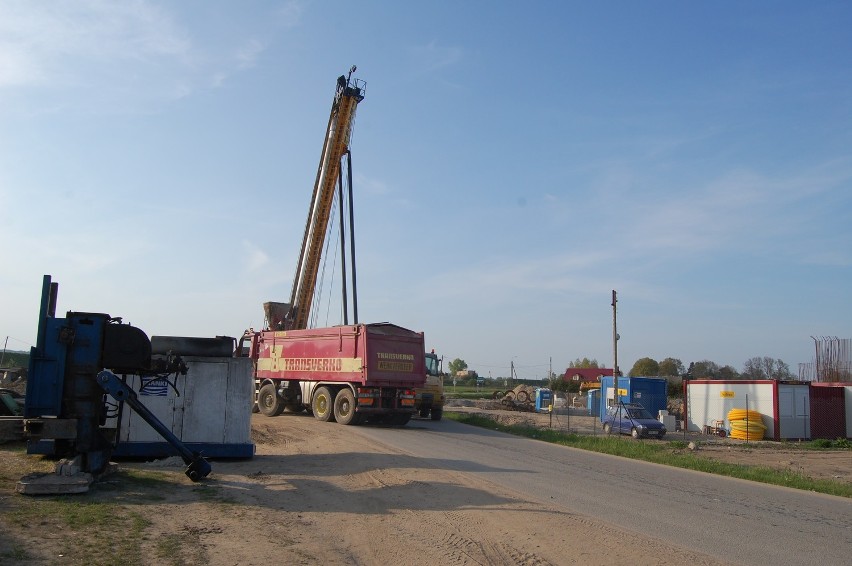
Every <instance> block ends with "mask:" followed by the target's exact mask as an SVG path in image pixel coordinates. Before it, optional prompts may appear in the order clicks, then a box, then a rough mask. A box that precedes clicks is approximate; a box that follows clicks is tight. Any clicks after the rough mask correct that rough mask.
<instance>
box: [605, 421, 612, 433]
mask: <svg viewBox="0 0 852 566" xmlns="http://www.w3.org/2000/svg"><path fill="white" fill-rule="evenodd" d="M604 432H605V433H606V434H609V433H611V432H612V425H611V424H609V423H604Z"/></svg>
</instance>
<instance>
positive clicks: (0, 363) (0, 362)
mask: <svg viewBox="0 0 852 566" xmlns="http://www.w3.org/2000/svg"><path fill="white" fill-rule="evenodd" d="M8 345H9V337H8V336H6V343H5V344H3V355H2V356H0V368H2V367H3V360H5V359H6V346H8Z"/></svg>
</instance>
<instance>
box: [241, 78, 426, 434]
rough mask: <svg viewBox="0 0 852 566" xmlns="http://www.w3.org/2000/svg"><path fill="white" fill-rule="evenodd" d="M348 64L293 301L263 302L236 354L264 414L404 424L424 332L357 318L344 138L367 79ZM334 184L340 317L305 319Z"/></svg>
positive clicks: (417, 380)
mask: <svg viewBox="0 0 852 566" xmlns="http://www.w3.org/2000/svg"><path fill="white" fill-rule="evenodd" d="M354 71H355V67H354V66H353V67H352V68H351V69H350V71H349V74H348V75H346V76H340V77H338V79H337V87H336V90H335V94H334V99H333V101H332V105H331V114H330V116H329V120H328V126H327V128H326V134H325V141H324V143H323V149H322V154H321V156H320V163H319V167H318V169H317V176H316V180H315V182H314V190H313V196H312V199H311V204H310V207H309V209H308V218H307V222H306V223H305V233H304V238H303V240H302V250H301V253H300V254H299V261H298V264H297V267H296V274H295V276H294V279H293V287H292V291H291V295H290V302H289V303H276V302H267V303H264V315H265V322H264V330H262V331H260V332H256V331H254V330H251V329H250V330H248V331H246V333H245V334H244V335H243V337H242V339H241V340H240V343H239V345H238V347H237V351H236V354H237V355H248V356H250V357H251V358H252V359H253V360H254V365H255V369H254V373H255V388H256V407H257V410H258V411H260V412H261V413H263V414H264V415H266V416H276V415H279V414H280V413H281V412H282V411H283V410H284V409H285V408H286V409H288V410H290V411H293V412H300V411H304V410H307V411H309V412H312V413H313V415H314V417H315V418H317V419H318V420H321V421H329V420H336V421H337V422H338V423H341V424H359V423H361V422H365V421H381V422H387V423H390V424H396V425H403V424H405V423H407V422H408V420H409V419H410V418H411V416H412V415H413V414H414V396H415V388H416V387H420V386H422V385H423V382H424V381H425V379H426V369H425V359H424V357H425V356H424V354H425V351H424V339H423V333H421V332H414V331H411V330H407V329H405V328H402V327H400V326H396V325H393V324H390V323H386V322H385V323H377V324H360V323H359V322H358V303H357V286H356V277H355V253H354V230H353V222H354V214H353V211H352V156H351V152H350V149H349V142H350V137H351V134H352V123H353V121H354V118H355V110H356V108H357V105H358V103H360V102H361V101H362V100H363V99H364V95H365V83H364V82H363V81H361V80H359V79H354V78H352V73H353V72H354ZM344 159H345V161H346V164H347V165H348V166H347V167H346V168H345V169H344V167H343V163H344ZM344 170H345V171H346V175H344V174H343V172H344ZM344 183H345V184H346V185H347V186H348V189H349V190H348V204H349V206H348V232H349V236H350V237H349V243H350V252H349V255H350V258H351V276H352V309H353V318H354V324H349V318H348V317H349V308H348V306H349V302H348V295H349V292H348V288H347V282H346V233H347V230H346V228H345V225H346V214H345V209H346V207H345V204H344V201H345V195H346V192H345V191H344ZM335 193H337V202H338V203H339V205H340V206H339V210H340V248H341V250H342V251H343V253H342V254H341V264H342V268H341V274H342V279H343V285H342V312H343V324H342V325H340V326H333V327H328V328H309V326H310V322H311V321H310V314H311V309H312V303H313V302H314V301H315V299H316V298H317V297H316V296H315V295H317V293H316V288H317V275H318V271H319V266H320V263H321V260H322V255H323V247H324V243H325V239H326V233H327V232H328V228H329V221H330V219H331V211H332V208H333V205H334V203H335Z"/></svg>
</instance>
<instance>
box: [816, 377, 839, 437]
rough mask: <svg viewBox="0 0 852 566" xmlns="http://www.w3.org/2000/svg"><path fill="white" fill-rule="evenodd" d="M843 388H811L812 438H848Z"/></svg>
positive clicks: (824, 386) (826, 386)
mask: <svg viewBox="0 0 852 566" xmlns="http://www.w3.org/2000/svg"><path fill="white" fill-rule="evenodd" d="M844 397H845V391H844V387H843V386H828V385H821V386H813V387H811V438H827V439H829V440H834V439H837V438H846V437H847V430H846V401H845V399H844Z"/></svg>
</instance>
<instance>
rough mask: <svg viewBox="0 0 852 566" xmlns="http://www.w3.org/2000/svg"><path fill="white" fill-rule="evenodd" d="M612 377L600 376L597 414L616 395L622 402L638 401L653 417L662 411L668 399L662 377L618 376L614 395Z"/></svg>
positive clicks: (599, 414)
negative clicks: (617, 393)
mask: <svg viewBox="0 0 852 566" xmlns="http://www.w3.org/2000/svg"><path fill="white" fill-rule="evenodd" d="M612 385H613V377H612V376H611V375H605V376H603V377H602V378H601V397H600V403H599V408H598V411H600V412H599V413H598V416H601V415H603V414H605V413H606V407H607V406H609V405H610V404H611V403H610V402H609V401H610V400H611V399H614V398H616V397H617V399H618V401H620V402H622V403H638V404H640V405H642V406H643V407H645V408H646V409H648V412H649V413H651V414H652V415H654V418H656V417H657V415H659V414H660V411H664V410H665V409H666V406H667V400H668V382H667V381H666V379H665V378H664V377H619V378H618V391H619V395H617V396H615V395H612V394H611V393H610V391H612Z"/></svg>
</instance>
